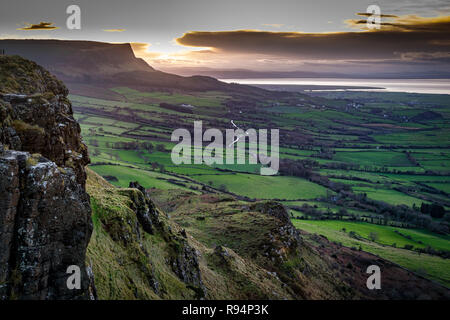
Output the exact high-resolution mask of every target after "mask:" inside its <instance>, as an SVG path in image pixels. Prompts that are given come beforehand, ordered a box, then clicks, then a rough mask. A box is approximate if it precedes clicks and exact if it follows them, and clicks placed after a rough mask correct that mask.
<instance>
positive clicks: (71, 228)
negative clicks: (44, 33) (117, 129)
mask: <svg viewBox="0 0 450 320" xmlns="http://www.w3.org/2000/svg"><path fill="white" fill-rule="evenodd" d="M0 77H1V79H2V81H1V83H0V145H1V147H0V297H1V299H83V298H85V299H87V298H89V290H88V286H89V277H88V275H87V273H86V269H85V263H84V261H85V253H86V247H87V245H88V243H89V239H90V235H91V232H92V222H91V217H90V214H91V209H90V205H89V196H88V194H87V193H86V191H85V181H86V173H85V169H84V166H85V165H86V164H87V163H89V158H88V156H87V148H86V146H85V145H84V144H83V143H82V140H81V136H80V127H79V125H78V123H77V122H76V121H75V119H74V118H73V113H72V109H71V104H70V101H69V100H68V99H67V93H68V90H67V88H66V87H65V86H64V85H63V84H62V83H61V82H60V81H58V80H57V79H56V78H54V77H53V76H52V75H50V74H49V73H48V72H47V71H45V70H44V69H43V68H41V67H39V66H38V65H36V64H35V63H33V62H30V61H27V60H25V59H22V58H20V57H8V56H2V57H0ZM72 265H74V266H77V267H79V270H80V271H81V275H80V276H81V278H80V279H81V282H80V284H81V286H80V289H77V288H75V289H69V288H68V286H67V280H68V277H69V276H70V274H67V273H66V271H67V269H68V267H69V266H72Z"/></svg>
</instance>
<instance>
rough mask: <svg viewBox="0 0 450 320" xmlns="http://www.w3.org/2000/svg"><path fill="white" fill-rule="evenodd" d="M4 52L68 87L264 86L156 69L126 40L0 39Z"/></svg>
mask: <svg viewBox="0 0 450 320" xmlns="http://www.w3.org/2000/svg"><path fill="white" fill-rule="evenodd" d="M0 48H1V49H5V51H6V54H7V55H19V56H22V57H24V58H27V59H30V60H32V61H35V62H36V63H38V64H40V65H42V66H44V67H45V68H47V69H48V70H49V71H50V72H52V73H53V74H55V75H56V76H57V77H58V78H59V79H61V80H63V81H64V82H65V83H66V84H67V86H68V87H69V89H71V91H73V90H75V91H80V90H81V91H86V90H88V88H86V86H96V87H103V88H108V87H116V86H127V87H132V88H136V89H144V90H161V89H164V90H186V91H208V90H220V91H230V92H237V93H239V92H240V93H248V94H261V93H264V90H262V89H258V88H254V87H250V86H244V85H237V84H227V83H224V82H220V81H218V80H217V79H214V78H212V77H207V76H191V77H182V76H178V75H175V74H170V73H165V72H161V71H157V70H155V69H153V68H152V67H151V66H149V65H148V64H147V63H146V62H145V61H144V60H142V59H140V58H136V57H135V55H134V53H133V50H132V48H131V45H130V44H129V43H122V44H112V43H104V42H94V41H71V40H70V41H69V40H0Z"/></svg>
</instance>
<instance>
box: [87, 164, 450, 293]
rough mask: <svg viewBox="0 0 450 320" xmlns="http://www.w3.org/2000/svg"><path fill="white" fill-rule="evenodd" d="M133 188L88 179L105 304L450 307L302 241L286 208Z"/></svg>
mask: <svg viewBox="0 0 450 320" xmlns="http://www.w3.org/2000/svg"><path fill="white" fill-rule="evenodd" d="M131 186H133V187H137V188H138V190H137V189H136V188H125V189H124V188H115V187H113V186H111V185H110V184H109V183H108V182H106V181H105V180H104V179H103V178H101V177H100V176H98V175H97V174H96V173H94V172H93V171H91V170H88V181H87V190H88V192H89V194H90V196H91V204H92V209H93V221H94V232H93V236H92V239H91V242H90V244H89V247H88V254H87V264H91V265H92V269H93V270H94V274H95V284H96V287H97V293H98V298H99V299H186V298H191V299H192V298H206V299H405V298H406V299H417V298H427V297H428V298H433V299H448V298H449V296H448V295H449V292H448V289H446V288H444V287H441V286H440V285H437V284H434V283H432V282H430V281H428V280H425V279H423V278H420V277H418V276H416V275H414V274H412V273H411V272H409V271H406V270H404V269H401V268H400V267H398V266H396V265H394V264H392V263H390V262H388V261H386V260H383V259H380V258H379V257H376V256H373V255H371V254H368V253H365V252H360V251H353V250H350V249H348V248H345V247H339V246H337V245H336V244H333V243H330V242H328V241H327V240H326V239H324V238H322V237H318V236H315V235H311V234H308V233H304V232H303V233H300V232H299V231H298V230H296V229H295V228H294V226H293V225H292V223H291V222H290V219H289V216H288V213H287V211H286V209H285V208H284V207H283V206H282V205H281V204H279V203H277V202H270V201H269V202H256V203H247V202H243V201H237V200H235V199H234V198H232V197H230V196H228V195H221V194H203V195H197V194H194V193H190V192H186V191H182V190H166V191H163V190H158V189H149V190H148V191H146V190H144V189H143V188H142V187H140V186H139V185H138V184H137V183H132V184H131ZM142 212H146V213H148V215H147V216H148V217H149V220H150V221H151V222H148V220H146V219H142V217H141V218H140V215H141V213H142ZM146 221H147V222H146ZM149 226H151V227H149ZM372 264H376V265H379V266H382V268H383V277H384V279H385V280H386V281H385V282H383V286H384V287H383V289H384V290H382V291H377V290H375V291H371V290H368V289H367V287H366V283H365V280H366V279H367V274H366V269H367V267H368V266H369V265H372ZM425 293H426V295H424V294H425Z"/></svg>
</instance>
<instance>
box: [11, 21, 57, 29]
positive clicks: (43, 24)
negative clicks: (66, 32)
mask: <svg viewBox="0 0 450 320" xmlns="http://www.w3.org/2000/svg"><path fill="white" fill-rule="evenodd" d="M55 29H59V28H58V27H56V26H54V25H53V22H40V23H38V24H31V23H27V26H26V27H22V28H18V29H17V30H24V31H28V30H55Z"/></svg>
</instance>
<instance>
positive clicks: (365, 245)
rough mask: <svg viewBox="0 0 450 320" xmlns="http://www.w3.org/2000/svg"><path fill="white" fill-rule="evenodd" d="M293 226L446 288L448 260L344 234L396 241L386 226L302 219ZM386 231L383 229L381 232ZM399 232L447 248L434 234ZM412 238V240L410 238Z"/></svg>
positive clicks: (449, 282) (448, 283)
mask: <svg viewBox="0 0 450 320" xmlns="http://www.w3.org/2000/svg"><path fill="white" fill-rule="evenodd" d="M292 222H293V223H294V225H295V226H296V227H297V228H299V229H302V230H305V231H308V232H311V233H316V234H320V235H324V236H326V237H327V238H328V239H329V240H330V241H335V242H338V243H342V245H344V246H347V247H354V248H359V247H360V246H361V248H362V250H364V251H367V252H370V253H373V254H375V255H378V256H380V257H382V258H384V259H387V260H390V261H392V262H394V263H397V264H399V265H401V266H402V267H405V268H408V269H410V270H412V271H415V272H418V273H421V274H425V275H426V276H428V277H430V278H431V279H434V280H436V281H438V282H440V283H442V284H444V285H446V286H450V261H449V260H448V259H443V258H440V257H436V256H431V255H427V254H423V253H422V254H419V253H417V252H414V251H410V250H405V249H401V248H399V246H398V245H397V248H394V247H392V246H386V245H382V244H380V243H376V242H371V241H368V240H365V239H363V240H358V239H355V238H352V237H350V236H349V235H348V232H349V231H355V232H360V233H361V234H363V233H365V232H377V233H380V239H384V241H385V242H391V244H392V243H394V242H392V241H400V240H401V239H399V238H398V237H397V236H396V234H395V233H393V231H392V230H391V229H390V227H384V226H376V225H369V226H366V225H364V224H361V223H357V224H355V223H349V222H341V221H337V222H335V221H305V220H295V219H294V220H292ZM342 228H346V232H344V231H342ZM383 228H386V230H383ZM398 230H400V231H401V232H402V233H405V234H406V232H409V234H411V236H412V237H416V238H417V239H419V238H420V239H423V240H425V241H427V242H428V243H433V244H435V245H436V244H437V245H440V246H444V247H446V248H447V249H448V247H449V244H448V239H439V238H436V237H435V236H434V235H428V234H427V233H423V232H421V231H416V230H407V229H398ZM413 239H414V238H413Z"/></svg>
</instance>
